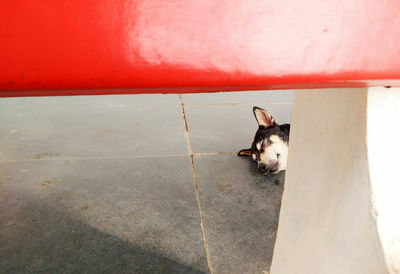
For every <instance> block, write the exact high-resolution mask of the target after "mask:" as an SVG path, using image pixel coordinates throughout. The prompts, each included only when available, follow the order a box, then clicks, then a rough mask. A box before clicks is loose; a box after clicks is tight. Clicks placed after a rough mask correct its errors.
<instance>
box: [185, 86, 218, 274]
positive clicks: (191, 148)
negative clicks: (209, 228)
mask: <svg viewBox="0 0 400 274" xmlns="http://www.w3.org/2000/svg"><path fill="white" fill-rule="evenodd" d="M179 99H180V100H181V108H182V117H183V121H184V123H185V135H186V140H187V143H188V149H189V156H190V160H191V162H192V174H193V183H194V188H195V193H196V200H197V207H198V209H199V214H200V226H201V231H202V233H203V243H204V249H205V252H206V257H207V264H208V268H209V270H210V273H211V274H212V273H213V269H212V264H211V257H210V251H209V248H208V244H207V238H206V231H205V226H204V219H203V211H202V210H201V204H200V195H199V185H198V183H197V175H196V168H195V166H194V153H193V147H192V142H191V140H190V136H189V130H188V125H187V120H186V114H185V107H184V104H183V100H182V95H181V94H179Z"/></svg>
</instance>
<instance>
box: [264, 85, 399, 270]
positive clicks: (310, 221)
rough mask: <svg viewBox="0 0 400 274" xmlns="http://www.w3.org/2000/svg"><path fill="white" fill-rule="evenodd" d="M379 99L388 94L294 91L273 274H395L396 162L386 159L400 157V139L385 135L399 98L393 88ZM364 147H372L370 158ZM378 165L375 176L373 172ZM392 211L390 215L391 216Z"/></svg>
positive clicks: (396, 113)
mask: <svg viewBox="0 0 400 274" xmlns="http://www.w3.org/2000/svg"><path fill="white" fill-rule="evenodd" d="M382 92H387V91H382V90H379V91H378V90H376V89H370V90H368V89H330V90H306V91H305V90H300V91H296V92H295V97H294V104H293V113H292V115H293V118H292V127H291V136H290V149H289V160H288V168H287V171H286V181H285V190H284V194H283V200H282V208H281V213H280V222H279V228H278V235H277V240H276V244H275V251H274V258H273V262H272V267H271V273H272V274H279V273H287V274H291V273H296V274H297V273H318V274H323V273H340V274H345V273H349V274H350V273H351V274H356V273H360V274H361V273H362V274H367V273H374V274H375V273H388V272H390V273H398V272H397V271H398V270H396V269H397V267H398V265H399V260H400V258H399V257H398V255H399V244H398V243H399V235H400V231H399V227H400V225H399V224H400V215H399V212H400V210H398V209H399V208H400V207H397V204H398V203H399V202H397V201H395V200H396V199H397V200H399V201H400V195H399V191H398V187H397V185H396V182H397V183H400V180H399V178H400V177H399V175H397V174H396V173H398V171H397V170H399V171H400V167H399V168H397V166H398V163H399V162H400V161H398V160H396V159H393V158H391V159H389V155H391V154H392V152H396V155H397V156H398V155H400V153H399V152H400V151H399V147H400V146H399V144H400V138H399V137H400V134H398V131H397V135H395V136H396V138H397V140H395V139H393V138H385V135H386V134H388V133H390V131H391V130H390V127H389V126H388V124H387V123H388V122H392V123H393V122H396V123H397V124H400V123H399V113H400V105H399V102H400V97H399V95H398V94H399V92H398V90H395V89H393V91H389V93H387V95H385V94H386V93H382ZM396 92H397V93H396ZM395 93H396V94H397V95H394V94H395ZM388 94H391V95H388ZM387 96H389V97H390V100H388V98H389V97H387ZM393 100H394V101H396V107H395V108H394V107H390V108H389V109H390V111H387V112H385V113H383V114H382V115H378V113H380V112H379V111H376V108H379V105H381V104H383V103H385V104H386V106H387V107H389V106H392V104H393V102H390V101H393ZM396 108H397V109H396ZM374 109H375V114H372V113H373V112H374V111H373V110H374ZM378 117H380V118H379V119H377V118H378ZM379 120H380V121H382V120H385V124H386V125H387V126H386V127H385V128H382V126H381V125H380V124H379ZM372 131H373V132H374V134H373V135H371V134H369V135H368V139H367V132H372ZM382 142H383V143H385V145H384V146H382V148H383V149H384V151H382V150H380V148H379V143H382ZM389 143H390V144H389ZM367 146H368V147H371V148H373V150H370V151H369V154H368V150H367ZM393 146H396V149H394V148H393ZM368 155H369V156H370V157H371V158H373V159H374V160H373V161H369V159H368ZM387 160H389V161H394V162H391V163H390V164H389V165H387V166H386V167H387V168H389V169H391V171H388V170H387V169H385V165H384V164H382V163H385V162H386V161H387ZM377 162H380V163H381V165H380V167H379V169H378V168H377V169H371V168H370V165H373V166H376V167H377V166H378V164H377ZM371 170H373V171H371ZM370 172H371V173H370ZM383 173H387V174H389V175H388V176H382V174H383ZM370 175H371V179H372V181H371V179H370ZM394 186H396V187H394ZM387 197H390V199H389V200H387ZM392 205H393V206H395V207H396V209H393V208H392V210H390V212H389V209H390V208H391V206H392ZM387 212H388V213H387ZM381 213H382V214H381ZM386 213H387V214H386ZM380 216H382V220H380V219H381V217H380ZM394 218H397V219H396V220H395V221H393V219H394ZM383 234H384V235H386V236H384V235H383Z"/></svg>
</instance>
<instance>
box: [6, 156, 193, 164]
mask: <svg viewBox="0 0 400 274" xmlns="http://www.w3.org/2000/svg"><path fill="white" fill-rule="evenodd" d="M183 156H187V155H186V154H168V155H137V156H136V155H135V156H133V155H132V156H107V157H59V158H56V157H54V158H31V159H10V160H0V163H18V162H33V161H38V162H40V161H66V160H71V161H73V160H118V159H138V158H164V157H183Z"/></svg>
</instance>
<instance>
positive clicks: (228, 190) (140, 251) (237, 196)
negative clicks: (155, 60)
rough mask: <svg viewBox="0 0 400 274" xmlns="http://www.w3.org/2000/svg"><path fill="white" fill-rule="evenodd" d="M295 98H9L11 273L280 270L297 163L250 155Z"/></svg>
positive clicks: (263, 94)
mask: <svg viewBox="0 0 400 274" xmlns="http://www.w3.org/2000/svg"><path fill="white" fill-rule="evenodd" d="M292 97H293V92H292V91H255V92H233V93H215V94H187V95H186V94H184V95H181V96H180V95H175V94H173V95H118V96H115V95H112V96H111V95H110V96H76V97H36V98H34V97H32V98H2V99H0V273H209V272H210V271H211V272H212V273H266V272H267V271H268V270H269V267H270V264H271V259H272V252H273V245H274V242H275V236H276V229H277V224H278V218H279V208H280V200H281V195H282V191H283V187H284V183H283V180H284V172H282V173H280V174H278V175H275V176H263V175H261V174H259V173H257V171H256V168H255V165H254V164H253V163H251V161H250V160H248V159H244V158H239V157H237V156H236V152H237V151H238V150H240V149H242V148H247V147H249V146H250V143H251V141H252V138H253V136H254V133H255V131H256V129H257V124H256V122H255V119H254V117H253V114H252V106H253V105H257V106H259V107H264V108H266V109H267V110H269V111H270V112H271V113H272V114H273V115H274V117H275V118H276V120H277V121H278V123H287V122H290V117H291V103H292ZM185 119H186V121H185Z"/></svg>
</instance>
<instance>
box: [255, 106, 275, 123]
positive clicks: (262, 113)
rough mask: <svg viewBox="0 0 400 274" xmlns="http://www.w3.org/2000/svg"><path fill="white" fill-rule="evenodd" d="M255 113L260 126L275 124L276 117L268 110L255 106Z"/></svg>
mask: <svg viewBox="0 0 400 274" xmlns="http://www.w3.org/2000/svg"><path fill="white" fill-rule="evenodd" d="M253 113H254V117H256V120H257V123H258V125H259V126H264V127H269V126H273V125H274V123H275V120H274V117H272V116H271V115H270V114H269V113H268V112H267V111H266V110H264V109H262V108H259V107H253Z"/></svg>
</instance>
